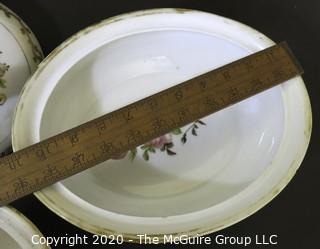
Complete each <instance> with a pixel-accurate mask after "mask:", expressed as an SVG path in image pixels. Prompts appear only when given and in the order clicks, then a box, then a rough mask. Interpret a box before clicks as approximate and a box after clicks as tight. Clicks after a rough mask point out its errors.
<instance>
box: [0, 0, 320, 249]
mask: <svg viewBox="0 0 320 249" xmlns="http://www.w3.org/2000/svg"><path fill="white" fill-rule="evenodd" d="M2 3H4V4H5V5H7V6H8V7H9V8H11V9H12V10H13V11H15V12H16V13H17V14H18V15H20V17H21V18H22V19H23V20H24V21H25V22H26V23H27V24H28V25H29V26H30V28H31V29H32V30H33V32H34V33H35V35H36V36H37V38H38V39H39V42H40V44H41V46H42V48H43V51H44V53H45V55H47V54H48V53H49V52H50V51H52V50H53V49H54V48H55V47H56V46H58V45H59V44H60V43H61V42H63V41H64V40H65V39H67V38H68V37H69V36H70V35H72V34H74V33H75V32H77V31H79V30H80V29H82V28H85V27H87V26H88V25H91V24H93V23H95V22H98V21H100V20H102V19H105V18H108V17H111V16H114V15H118V14H122V13H125V12H129V11H135V10H141V9H148V8H163V7H179V8H189V9H198V10H203V11H207V12H212V13H215V14H218V15H222V16H225V17H229V18H232V19H235V20H237V21H240V22H242V23H245V24H247V25H249V26H251V27H253V28H255V29H257V30H259V31H261V32H262V33H264V34H265V35H267V36H268V37H270V38H271V39H273V40H274V41H276V42H279V41H283V40H286V41H287V42H288V43H289V45H290V47H291V48H292V50H293V51H294V53H295V55H296V56H297V58H298V59H299V61H300V63H301V64H302V66H303V67H304V69H305V74H304V75H303V78H304V80H305V83H306V86H307V89H308V92H309V95H310V98H311V102H312V110H313V120H314V122H313V133H312V138H311V143H310V146H309V149H308V152H307V155H306V157H305V159H304V161H303V163H302V165H301V168H300V169H299V170H298V172H297V174H296V176H295V177H294V178H293V180H292V181H291V182H290V184H289V185H288V186H287V187H286V188H285V189H284V190H283V191H282V192H281V193H280V194H279V195H278V196H277V197H276V198H275V199H274V200H273V201H272V202H271V203H269V204H268V205H267V206H266V207H264V208H263V209H261V210H260V211H258V212H257V213H255V214H254V215H252V216H250V217H249V218H247V219H245V220H243V221H242V222H240V223H238V224H235V225H233V226H231V227H229V228H226V229H224V230H222V231H219V232H217V233H215V234H212V235H211V236H215V235H217V234H223V235H225V236H241V235H243V236H250V235H252V236H253V235H255V234H260V235H262V234H266V235H269V234H277V235H278V242H279V244H278V246H261V247H263V248H292V249H295V248H320V240H319V241H318V238H319V237H320V225H319V222H320V205H319V198H320V195H319V189H320V180H319V177H320V163H319V140H320V139H319V124H318V122H317V121H318V119H319V97H318V94H320V91H319V83H320V73H319V72H320V49H319V48H320V1H318V0H297V1H295V0H291V1H290V0H282V1H279V0H255V1H251V0H250V1H246V0H242V1H238V0H234V1H231V0H223V1H212V0H211V1H209V0H208V1H206V0H190V1H189V0H175V1H169V0H168V1H167V0H161V1H159V0H149V1H142V0H138V1H137V0H131V1H129V0H128V1H123V0H117V1H103V0H100V1H99V0H89V1H80V0H79V1H75V0H51V1H49V0H47V1H45V0H28V1H21V0H4V1H2ZM13 206H14V207H16V208H17V209H19V210H20V211H21V212H22V213H24V214H25V215H26V216H27V217H28V218H29V219H31V220H32V221H33V222H34V223H35V225H36V226H37V227H38V228H39V229H40V230H41V231H42V233H43V234H44V235H45V236H65V234H66V233H67V234H69V235H75V234H76V233H77V234H79V235H82V234H84V233H85V232H84V231H82V230H80V229H78V228H76V227H74V226H72V225H70V224H69V223H67V222H66V221H64V220H62V219H61V218H59V217H58V216H56V215H55V214H54V213H52V212H51V211H49V210H48V209H47V208H45V207H44V206H43V205H42V204H41V203H40V202H39V201H37V200H36V199H35V198H34V197H33V196H28V197H26V198H24V199H22V200H19V201H16V202H15V203H14V204H13ZM87 235H88V234H87ZM126 246H128V244H127V245H126ZM0 247H1V245H0ZM106 247H116V246H101V248H106ZM130 247H133V248H141V246H140V245H130ZM199 247H200V246H199ZM212 247H217V248H220V247H223V246H214V245H212ZM239 247H240V246H239ZM257 247H258V246H253V247H252V248H257ZM57 248H66V247H63V246H62V247H57ZM76 248H81V247H80V246H79V247H76ZM86 248H93V246H87V247H86ZM94 248H99V247H94ZM224 248H238V247H236V246H224ZM246 248H249V247H246Z"/></svg>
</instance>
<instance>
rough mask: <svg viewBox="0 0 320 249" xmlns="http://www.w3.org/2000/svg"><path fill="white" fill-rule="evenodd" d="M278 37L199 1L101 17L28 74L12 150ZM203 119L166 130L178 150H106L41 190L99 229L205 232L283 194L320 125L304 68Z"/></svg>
mask: <svg viewBox="0 0 320 249" xmlns="http://www.w3.org/2000/svg"><path fill="white" fill-rule="evenodd" d="M273 44H274V43H273V42H272V41H271V40H270V39H268V38H267V37H265V36H264V35H262V34H261V33H259V32H257V31H255V30H253V29H251V28H250V27H247V26H245V25H243V24H240V23H238V22H235V21H232V20H230V19H227V18H223V17H219V16H216V15H213V14H208V13H204V12H199V11H187V10H175V9H156V10H148V11H139V12H134V13H130V14H126V15H121V16H117V17H114V18H111V19H108V20H106V21H103V22H101V23H99V24H97V25H95V26H92V27H89V28H87V29H85V30H83V31H81V32H80V33H78V34H76V35H75V36H73V37H71V38H70V39H69V40H67V41H66V42H65V43H63V44H62V45H61V46H59V47H58V48H57V49H56V50H54V51H53V52H52V53H51V54H50V55H49V56H48V57H47V58H46V59H45V60H44V61H43V62H42V63H41V65H40V66H39V69H38V70H37V72H36V73H35V74H34V75H33V76H32V78H31V79H30V80H29V81H28V83H27V84H26V87H25V89H24V91H23V93H22V95H21V97H20V101H19V104H18V106H17V109H16V114H15V120H14V125H13V137H12V139H13V145H14V149H15V150H19V149H22V148H24V147H26V146H27V145H30V144H33V143H36V142H38V141H39V140H41V139H44V138H47V137H49V136H52V135H54V134H56V133H59V132H61V131H64V130H66V129H68V128H71V127H73V126H76V125H79V124H81V123H83V122H85V121H88V120H90V119H93V118H95V117H98V116H99V115H102V114H105V113H108V112H110V111H113V110H115V109H117V108H120V107H122V106H124V105H127V104H129V103H132V102H134V101H137V100H138V99H141V98H143V97H146V96H148V95H150V94H153V93H156V92H158V91H160V90H162V89H165V88H167V87H169V86H172V85H175V84H177V83H180V82H182V81H184V80H186V79H189V78H191V77H193V76H195V75H198V74H202V73H204V72H206V71H208V70H211V69H214V68H216V67H219V66H221V65H224V64H226V63H228V62H231V61H233V60H236V59H238V58H241V57H244V56H246V55H249V54H251V53H253V52H256V51H259V50H261V49H264V48H266V47H268V46H270V45H273ZM203 121H204V122H205V123H206V126H204V125H200V124H199V125H198V126H201V127H199V129H196V131H197V133H198V136H192V134H191V132H190V131H191V130H189V132H188V136H187V139H188V141H187V143H185V144H182V143H181V141H180V140H181V135H170V136H169V135H168V136H167V137H166V139H167V140H168V141H170V140H172V142H173V143H174V147H173V148H172V151H174V152H176V153H177V155H174V156H168V155H167V154H166V153H163V152H161V151H160V150H159V149H156V153H149V156H150V158H149V160H148V161H146V160H145V159H146V157H143V154H142V150H141V148H139V149H138V153H137V156H136V158H135V159H134V160H133V162H131V161H130V159H129V156H127V157H126V158H124V159H120V160H109V161H108V162H105V163H102V164H101V165H99V166H96V167H94V168H92V169H90V170H87V171H85V172H83V173H80V174H78V175H76V176H73V177H71V178H69V179H67V180H65V181H62V182H60V183H57V184H55V185H53V186H51V187H49V188H47V189H44V190H42V191H40V192H38V193H36V196H37V197H38V198H39V199H40V200H41V201H42V202H43V203H44V204H45V205H47V207H48V208H50V209H51V210H53V211H54V212H55V213H57V214H58V215H60V216H61V217H63V218H65V219H66V220H68V221H69V222H71V223H73V224H75V225H77V226H79V227H81V228H83V229H85V230H88V231H90V232H93V233H97V234H114V233H116V234H122V235H124V236H125V239H127V240H135V239H137V238H136V236H135V235H136V234H141V233H142V234H144V233H147V234H149V235H153V236H159V235H162V234H174V235H176V236H177V235H179V234H187V235H190V236H192V235H196V234H206V233H209V232H212V231H216V230H219V229H222V228H223V227H226V226H229V225H231V224H233V223H235V222H237V221H239V220H241V219H243V218H245V217H246V216H248V215H250V214H252V213H253V212H255V211H257V210H258V209H259V208H261V207H262V206H263V205H265V204H266V203H267V202H269V201H270V200H271V199H272V198H273V197H275V196H276V195H277V194H278V193H279V192H280V191H281V189H282V188H283V187H284V186H285V185H286V184H287V183H288V182H289V180H290V179H291V178H292V177H293V175H294V173H295V172H296V170H297V169H298V167H299V165H300V163H301V160H302V159H303V157H304V154H305V152H306V149H307V146H308V143H309V138H310V133H311V109H310V103H309V98H308V94H307V92H306V89H305V86H304V83H303V81H302V79H301V78H300V77H296V78H294V79H291V80H289V81H288V82H286V83H284V84H282V85H280V86H277V87H275V88H272V89H270V90H268V91H266V92H263V93H261V94H259V95H257V96H255V97H252V98H250V99H247V100H245V101H242V102H241V103H239V104H237V105H234V106H232V107H229V108H227V109H225V110H223V111H220V112H218V113H216V114H214V115H211V116H209V117H207V118H205V119H203ZM188 127H189V126H187V127H184V128H183V129H182V132H184V131H185V130H186V129H187V128H188ZM158 142H159V141H158ZM153 145H156V143H155V142H154V143H153Z"/></svg>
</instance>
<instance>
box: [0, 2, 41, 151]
mask: <svg viewBox="0 0 320 249" xmlns="http://www.w3.org/2000/svg"><path fill="white" fill-rule="evenodd" d="M41 60H42V52H41V48H40V46H39V44H38V42H37V40H36V38H35V37H34V35H33V34H32V32H31V31H30V29H29V28H28V27H27V26H26V25H25V23H24V22H23V21H22V20H21V19H20V18H19V17H18V16H17V15H16V14H15V13H13V12H12V11H11V10H9V9H8V8H7V7H5V6H4V5H2V4H0V120H1V122H0V153H1V152H3V151H4V150H6V149H7V148H8V147H9V146H10V145H11V121H12V116H13V110H14V107H15V104H16V102H17V98H18V96H19V93H20V90H21V88H22V86H23V84H24V83H25V81H26V80H27V79H28V77H29V76H30V75H31V74H32V73H33V72H34V70H35V69H36V66H37V64H38V63H39V62H40V61H41Z"/></svg>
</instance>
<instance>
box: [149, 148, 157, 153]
mask: <svg viewBox="0 0 320 249" xmlns="http://www.w3.org/2000/svg"><path fill="white" fill-rule="evenodd" d="M148 151H149V152H151V153H156V150H155V149H154V148H152V147H149V148H148Z"/></svg>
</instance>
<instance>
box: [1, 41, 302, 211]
mask: <svg viewBox="0 0 320 249" xmlns="http://www.w3.org/2000/svg"><path fill="white" fill-rule="evenodd" d="M302 72H303V71H302V68H301V67H300V66H299V64H298V62H297V60H296V59H295V58H294V56H293V54H292V52H291V51H290V49H289V48H288V46H287V44H286V43H280V44H278V45H275V46H272V47H270V48H267V49H265V50H262V51H260V52H258V53H255V54H252V55H250V56H248V57H245V58H243V59H240V60H237V61H235V62H232V63H230V64H227V65H225V66H223V67H220V68H218V69H215V70H213V71H210V72H208V73H206V74H203V75H200V76H198V77H196V78H193V79H191V80H188V81H186V82H183V83H181V84H179V85H176V86H174V87H171V88H169V89H167V90H164V91H162V92H159V93H157V94H155V95H152V96H150V97H147V98H145V99H142V100H139V101H137V102H135V103H133V104H130V105H128V106H125V107H123V108H121V109H119V110H116V111H114V112H111V113H108V114H106V115H104V116H102V117H99V118H97V119H94V120H92V121H90V122H88V123H85V124H82V125H80V126H78V127H75V128H73V129H70V130H68V131H65V132H63V133H61V134H58V135H56V136H54V137H51V138H48V139H46V140H43V141H41V142H40V143H37V144H34V145H32V146H30V147H27V148H25V149H22V150H20V151H17V152H15V153H13V154H11V155H8V156H6V157H4V158H1V159H0V205H6V204H8V203H10V202H12V201H14V200H16V199H18V198H20V197H23V196H25V195H27V194H30V193H32V192H35V191H37V190H40V189H42V188H44V187H46V186H49V185H51V184H53V183H55V182H57V181H60V180H62V179H64V178H67V177H69V176H72V175H74V174H76V173H78V172H80V171H83V170H85V169H88V168H90V167H92V166H94V165H97V164H99V163H101V162H103V161H105V160H107V159H110V158H111V157H112V155H118V154H120V153H123V152H125V151H128V150H130V149H131V148H135V147H136V146H138V145H141V144H143V143H145V142H147V141H150V140H151V139H153V138H156V137H158V136H160V135H163V134H165V133H168V132H170V131H171V130H173V129H175V128H178V127H182V126H184V125H186V124H188V123H191V122H193V121H195V120H197V119H199V118H202V117H204V116H207V115H209V114H211V113H213V112H216V111H219V110H221V109H223V108H225V107H227V106H230V105H232V104H234V103H237V102H239V101H241V100H243V99H245V98H248V97H250V96H252V95H255V94H257V93H259V92H261V91H264V90H266V89H268V88H270V87H273V86H275V85H277V84H279V83H282V82H284V81H286V80H288V79H290V78H292V77H294V76H297V75H300V74H302ZM70 115H72V114H70Z"/></svg>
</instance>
